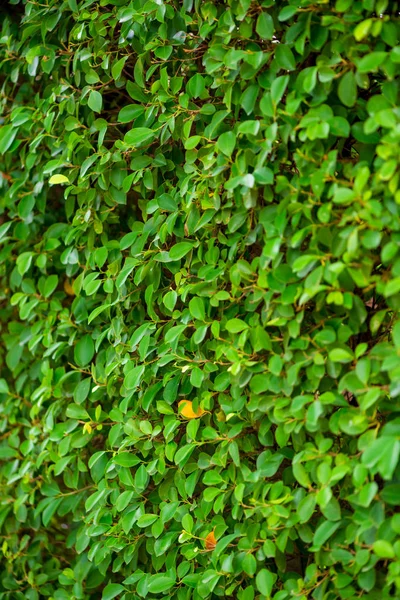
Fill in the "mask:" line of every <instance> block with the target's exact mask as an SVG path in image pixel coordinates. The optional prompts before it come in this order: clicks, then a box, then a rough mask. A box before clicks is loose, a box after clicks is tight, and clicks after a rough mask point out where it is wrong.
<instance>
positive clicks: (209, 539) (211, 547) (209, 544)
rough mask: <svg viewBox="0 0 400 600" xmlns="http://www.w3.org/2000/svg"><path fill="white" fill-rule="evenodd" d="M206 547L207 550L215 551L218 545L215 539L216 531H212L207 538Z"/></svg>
mask: <svg viewBox="0 0 400 600" xmlns="http://www.w3.org/2000/svg"><path fill="white" fill-rule="evenodd" d="M204 541H205V546H206V550H214V548H215V546H216V545H217V540H216V539H215V535H214V531H210V533H209V534H208V535H207V536H206V537H205V540H204Z"/></svg>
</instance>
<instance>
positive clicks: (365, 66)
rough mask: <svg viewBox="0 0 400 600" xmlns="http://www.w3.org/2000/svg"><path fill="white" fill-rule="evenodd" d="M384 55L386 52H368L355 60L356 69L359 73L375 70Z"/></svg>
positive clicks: (385, 55) (384, 57) (383, 58)
mask: <svg viewBox="0 0 400 600" xmlns="http://www.w3.org/2000/svg"><path fill="white" fill-rule="evenodd" d="M386 57H387V52H370V54H366V55H365V56H363V57H362V58H361V59H360V60H359V61H358V62H357V69H358V71H359V73H369V72H370V71H377V70H378V68H379V67H380V66H381V64H382V63H383V61H384V60H385V59H386Z"/></svg>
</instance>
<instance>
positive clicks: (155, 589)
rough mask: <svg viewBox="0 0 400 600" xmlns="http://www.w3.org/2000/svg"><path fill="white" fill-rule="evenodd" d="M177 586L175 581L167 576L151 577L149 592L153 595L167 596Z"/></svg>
mask: <svg viewBox="0 0 400 600" xmlns="http://www.w3.org/2000/svg"><path fill="white" fill-rule="evenodd" d="M174 585H175V579H173V578H172V577H168V576H167V575H162V574H161V573H160V574H157V575H152V576H151V577H150V580H149V583H148V589H149V592H150V593H152V594H160V593H162V594H165V592H168V590H170V589H171V588H172V587H173V586H174Z"/></svg>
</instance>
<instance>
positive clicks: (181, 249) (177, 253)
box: [169, 242, 193, 260]
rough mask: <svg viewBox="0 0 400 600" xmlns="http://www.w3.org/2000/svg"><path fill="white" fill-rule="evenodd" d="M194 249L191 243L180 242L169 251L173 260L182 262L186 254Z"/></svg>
mask: <svg viewBox="0 0 400 600" xmlns="http://www.w3.org/2000/svg"><path fill="white" fill-rule="evenodd" d="M192 249H193V244H192V243H191V242H179V243H178V244H175V245H174V246H172V248H171V249H170V251H169V256H170V258H171V259H172V260H180V259H181V258H183V257H184V256H186V254H188V252H190V251H191V250H192Z"/></svg>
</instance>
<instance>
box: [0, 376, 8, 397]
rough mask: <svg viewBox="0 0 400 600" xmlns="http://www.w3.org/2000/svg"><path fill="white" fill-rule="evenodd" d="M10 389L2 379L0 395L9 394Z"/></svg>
mask: <svg viewBox="0 0 400 600" xmlns="http://www.w3.org/2000/svg"><path fill="white" fill-rule="evenodd" d="M8 392H9V387H8V383H7V381H6V380H5V379H0V394H8Z"/></svg>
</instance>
